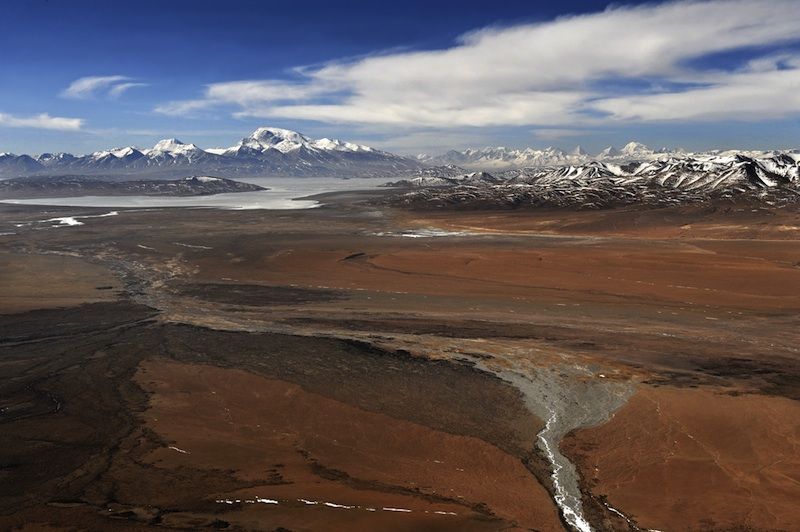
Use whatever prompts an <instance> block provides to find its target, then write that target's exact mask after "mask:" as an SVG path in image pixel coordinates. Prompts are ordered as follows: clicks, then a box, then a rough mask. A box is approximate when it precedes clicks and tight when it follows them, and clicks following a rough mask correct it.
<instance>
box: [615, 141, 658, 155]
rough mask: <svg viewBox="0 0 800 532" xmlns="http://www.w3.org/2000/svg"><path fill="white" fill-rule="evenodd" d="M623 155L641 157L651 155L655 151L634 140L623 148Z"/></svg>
mask: <svg viewBox="0 0 800 532" xmlns="http://www.w3.org/2000/svg"><path fill="white" fill-rule="evenodd" d="M622 153H623V154H625V155H641V154H651V153H653V150H651V149H650V148H649V147H647V146H646V145H644V144H642V143H641V142H636V141H635V140H632V141H630V142H629V143H627V144H626V145H625V146H624V147H623V148H622Z"/></svg>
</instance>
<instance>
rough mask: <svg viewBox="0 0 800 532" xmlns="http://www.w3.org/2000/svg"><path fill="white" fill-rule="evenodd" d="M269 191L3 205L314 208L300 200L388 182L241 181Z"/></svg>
mask: <svg viewBox="0 0 800 532" xmlns="http://www.w3.org/2000/svg"><path fill="white" fill-rule="evenodd" d="M237 181H242V182H245V183H253V184H255V185H260V186H262V187H266V188H268V189H269V190H263V191H259V192H237V193H234V194H216V195H213V196H190V197H163V196H78V197H63V198H34V199H14V200H3V201H2V203H14V204H20V205H62V206H70V207H109V208H126V207H211V208H217V209H313V208H314V207H319V206H320V203H319V202H317V201H313V200H297V199H296V198H302V197H305V196H311V195H314V194H322V193H324V192H338V191H346V190H368V189H374V188H377V187H379V186H380V185H383V184H384V183H387V182H388V181H390V179H383V178H352V179H340V178H334V177H297V178H292V177H252V178H242V179H237Z"/></svg>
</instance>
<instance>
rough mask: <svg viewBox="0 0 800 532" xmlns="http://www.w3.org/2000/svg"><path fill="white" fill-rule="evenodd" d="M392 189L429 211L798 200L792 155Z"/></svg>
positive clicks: (595, 167)
mask: <svg viewBox="0 0 800 532" xmlns="http://www.w3.org/2000/svg"><path fill="white" fill-rule="evenodd" d="M626 148H628V149H627V150H626V151H627V152H628V153H636V154H640V153H641V152H642V151H641V148H640V147H639V146H631V145H629V146H627V147H626ZM397 185H400V186H406V187H415V188H418V189H419V190H418V191H414V192H411V193H409V194H407V195H405V196H403V197H402V198H401V199H400V201H401V202H404V203H406V204H409V205H417V204H427V205H429V206H430V205H431V204H433V205H439V204H442V205H465V206H470V207H481V208H497V207H519V206H524V205H530V206H559V207H565V206H577V207H581V208H601V207H608V206H613V205H626V204H634V203H643V204H651V205H670V204H679V203H683V202H691V201H702V200H706V199H710V198H733V197H736V196H738V195H750V196H752V197H756V198H765V201H767V202H768V203H770V202H771V203H773V204H786V203H797V202H798V201H800V151H785V152H750V153H742V152H739V153H731V152H723V153H712V154H702V155H687V154H683V155H673V156H669V157H661V158H656V159H651V160H649V161H628V162H624V161H623V162H617V163H612V162H605V161H592V162H589V163H585V164H580V165H561V166H553V167H529V168H522V169H514V170H508V171H505V172H502V173H499V174H496V175H495V176H492V178H491V179H488V178H486V177H485V176H482V177H481V178H479V179H474V178H473V179H466V178H452V177H450V178H442V179H439V180H438V181H435V180H433V179H432V178H427V179H420V178H417V180H407V181H403V182H399V183H397Z"/></svg>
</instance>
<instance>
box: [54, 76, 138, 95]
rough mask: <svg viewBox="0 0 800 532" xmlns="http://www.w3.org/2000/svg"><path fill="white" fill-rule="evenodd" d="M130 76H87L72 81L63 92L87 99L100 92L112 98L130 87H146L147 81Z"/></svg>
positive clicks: (63, 93) (62, 93)
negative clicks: (134, 80) (135, 80)
mask: <svg viewBox="0 0 800 532" xmlns="http://www.w3.org/2000/svg"><path fill="white" fill-rule="evenodd" d="M131 79H132V78H130V77H128V76H87V77H84V78H79V79H76V80H75V81H73V82H72V83H70V85H69V87H67V88H66V89H64V90H63V91H62V92H61V95H62V96H63V97H64V98H73V99H77V100H86V99H89V98H93V97H95V96H97V95H99V94H105V95H107V96H108V97H110V98H118V97H119V96H121V95H122V93H124V92H125V91H127V90H128V89H132V88H134V87H146V86H147V83H138V82H133V81H131Z"/></svg>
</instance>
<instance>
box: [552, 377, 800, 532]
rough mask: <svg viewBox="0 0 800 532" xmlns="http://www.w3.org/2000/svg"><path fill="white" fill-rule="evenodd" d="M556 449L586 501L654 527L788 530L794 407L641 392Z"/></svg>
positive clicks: (798, 489)
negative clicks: (574, 471) (575, 472)
mask: <svg viewBox="0 0 800 532" xmlns="http://www.w3.org/2000/svg"><path fill="white" fill-rule="evenodd" d="M562 449H563V451H564V452H565V454H566V455H567V456H570V457H571V458H572V459H573V460H574V462H575V463H577V465H578V467H579V469H580V472H581V474H582V475H583V476H584V480H585V483H586V488H587V489H588V491H589V492H590V493H591V495H592V496H594V497H600V498H604V499H605V500H606V501H607V502H608V504H610V505H611V506H613V507H615V508H616V509H618V510H619V511H621V512H623V513H624V514H626V515H627V516H629V517H631V518H633V519H635V520H636V522H637V523H638V525H639V526H641V527H643V528H652V529H658V530H698V531H699V530H734V529H735V530H742V529H746V530H795V529H796V527H797V523H798V522H800V506H798V504H797V501H798V494H800V404H798V402H797V401H791V400H788V399H784V398H781V397H765V396H758V395H740V396H732V395H729V394H720V393H717V392H715V391H714V390H686V389H676V388H671V387H660V388H652V387H643V388H642V389H641V390H640V391H639V392H638V393H637V394H636V395H634V396H633V397H632V398H631V399H630V400H629V401H628V403H627V404H626V405H625V406H624V407H623V408H621V409H620V410H619V411H618V412H617V413H616V415H615V416H614V418H613V419H611V420H610V421H609V422H608V423H606V424H604V425H602V426H600V427H595V428H591V429H583V430H579V431H577V432H575V433H573V434H572V435H571V436H569V437H568V438H567V439H566V440H565V441H564V443H563V444H562Z"/></svg>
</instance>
